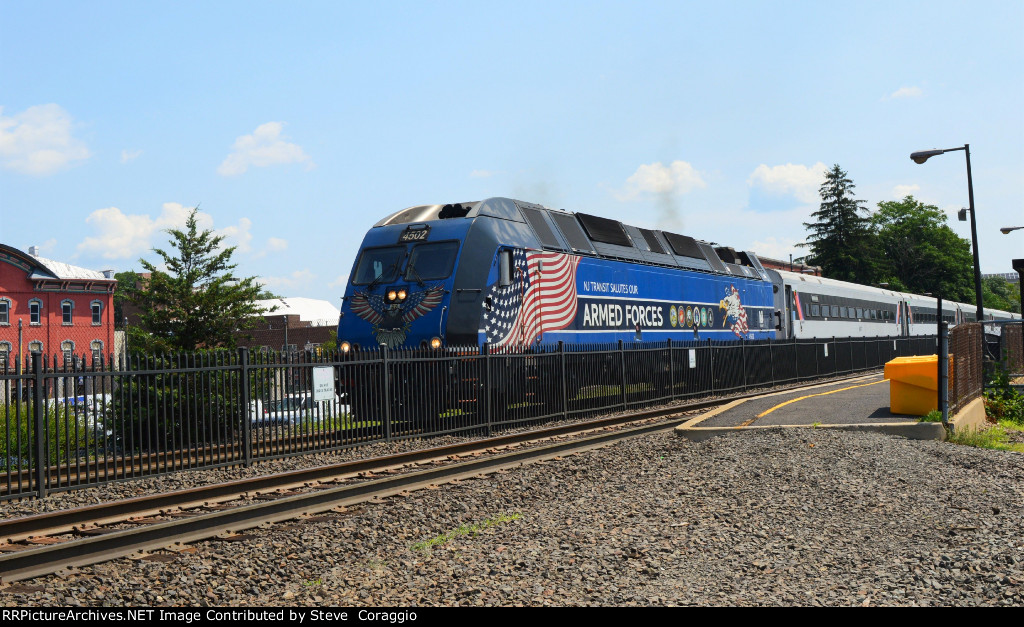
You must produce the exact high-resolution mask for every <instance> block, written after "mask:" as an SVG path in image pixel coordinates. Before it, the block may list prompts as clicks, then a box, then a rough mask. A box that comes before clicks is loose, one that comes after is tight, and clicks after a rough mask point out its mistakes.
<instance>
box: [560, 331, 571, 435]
mask: <svg viewBox="0 0 1024 627" xmlns="http://www.w3.org/2000/svg"><path fill="white" fill-rule="evenodd" d="M558 359H559V362H560V364H559V365H560V367H561V369H562V420H568V419H569V376H568V373H567V372H566V369H565V342H563V341H562V340H558Z"/></svg>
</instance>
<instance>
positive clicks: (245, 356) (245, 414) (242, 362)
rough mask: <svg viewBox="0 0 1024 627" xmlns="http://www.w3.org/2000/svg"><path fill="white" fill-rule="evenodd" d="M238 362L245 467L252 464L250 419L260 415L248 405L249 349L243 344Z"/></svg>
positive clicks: (239, 350) (257, 417)
mask: <svg viewBox="0 0 1024 627" xmlns="http://www.w3.org/2000/svg"><path fill="white" fill-rule="evenodd" d="M238 364H239V367H240V368H241V371H242V373H241V381H240V385H241V386H242V389H241V390H240V391H241V393H242V451H243V454H244V456H245V467H246V468H248V467H249V466H252V421H253V420H254V419H259V418H260V416H257V415H256V412H255V408H252V407H250V406H249V404H250V403H251V402H252V399H250V398H249V349H248V348H246V347H245V346H241V347H239V349H238ZM250 412H251V414H252V415H250Z"/></svg>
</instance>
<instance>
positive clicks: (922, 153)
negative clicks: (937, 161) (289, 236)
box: [910, 150, 945, 163]
mask: <svg viewBox="0 0 1024 627" xmlns="http://www.w3.org/2000/svg"><path fill="white" fill-rule="evenodd" d="M944 152H945V150H919V151H917V152H912V153H910V158H911V159H913V161H914V163H924V162H925V161H927V160H928V159H930V158H932V157H934V156H935V155H941V154H942V153H944Z"/></svg>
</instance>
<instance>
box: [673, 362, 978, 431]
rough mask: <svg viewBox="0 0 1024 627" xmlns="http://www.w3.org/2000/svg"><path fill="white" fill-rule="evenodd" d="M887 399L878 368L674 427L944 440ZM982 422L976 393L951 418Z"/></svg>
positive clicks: (734, 405) (736, 404)
mask: <svg viewBox="0 0 1024 627" xmlns="http://www.w3.org/2000/svg"><path fill="white" fill-rule="evenodd" d="M889 403H890V398H889V381H888V380H886V379H884V378H883V377H882V373H881V372H877V373H873V374H869V375H866V376H863V377H858V378H854V379H846V380H843V381H839V382H831V383H825V384H821V385H813V386H808V387H803V388H800V389H798V390H786V391H783V392H774V393H771V394H765V395H764V396H758V397H755V398H748V399H740V400H737V401H733V402H731V403H728V404H726V405H723V406H722V407H718V408H716V409H714V410H712V411H709V412H707V413H705V414H702V415H700V416H697V417H696V418H694V419H692V420H689V421H687V422H686V423H684V424H682V425H680V426H679V427H676V433H677V434H678V435H681V436H683V437H685V438H687V439H689V440H704V439H707V438H709V437H713V436H716V435H721V434H724V433H730V432H735V431H742V430H751V429H772V428H801V427H803V428H807V427H812V428H833V429H834V428H839V429H848V430H859V431H877V432H881V433H888V434H890V435H898V436H902V437H906V438H910V439H915V440H945V439H946V430H945V429H944V428H943V426H942V423H940V422H919V419H920V417H919V416H908V415H905V414H894V413H892V412H891V411H889ZM984 421H985V409H984V405H983V404H982V402H981V399H980V398H979V399H976V400H975V401H973V402H972V403H970V404H968V406H967V407H966V408H964V410H963V411H961V412H960V413H958V414H957V415H956V416H954V417H952V418H951V423H952V424H953V428H954V430H956V429H959V428H964V427H968V426H970V427H973V428H978V427H980V426H982V425H983V423H984Z"/></svg>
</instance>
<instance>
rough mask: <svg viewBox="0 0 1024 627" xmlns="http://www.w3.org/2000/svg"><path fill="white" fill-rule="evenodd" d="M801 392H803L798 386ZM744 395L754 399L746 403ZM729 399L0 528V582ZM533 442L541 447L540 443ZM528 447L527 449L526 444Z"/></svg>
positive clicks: (171, 545) (536, 452)
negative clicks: (748, 399)
mask: <svg viewBox="0 0 1024 627" xmlns="http://www.w3.org/2000/svg"><path fill="white" fill-rule="evenodd" d="M801 387H803V386H801ZM747 396H753V394H751V395H747ZM736 398H737V397H729V398H723V399H715V400H712V401H702V402H697V403H691V404H688V405H682V406H674V407H669V408H658V409H653V410H646V411H642V412H636V413H632V414H627V415H620V416H613V417H610V418H602V419H598V420H592V421H588V422H582V423H575V424H571V425H561V426H557V427H550V428H546V429H540V430H535V431H529V432H524V433H518V434H512V435H505V436H499V437H494V438H488V439H485V440H475V441H471V442H465V443H461V444H455V445H451V446H444V447H435V448H430V449H422V450H418V451H411V452H407V453H400V454H396V455H391V456H386V457H378V458H372V459H366V460H357V461H352V462H345V463H341V464H334V465H330V466H321V467H318V468H312V469H304V470H296V471H291V472H287V473H281V474H277V475H271V476H265V477H255V478H250V479H242V480H237V481H231V482H227V483H222V484H215V485H210V486H203V487H198V488H193V489H189V490H180V491H176V492H168V493H163V494H155V495H150V496H144V497H138V498H133V499H127V500H122V501H112V502H109V503H102V504H98V505H92V506H87V507H80V508H75V509H71V510H62V511H57V512H50V513H46V514H37V515H33V516H26V517H22V518H15V519H10V520H6V521H2V522H0V583H10V582H14V581H21V580H25V579H31V578H33V577H38V576H41V575H46V574H51V573H54V572H57V571H59V570H61V569H63V568H69V567H80V566H87V565H90V564H96V563H100V562H104V561H109V560H111V559H115V558H118V557H125V556H129V555H132V554H136V553H139V552H149V551H160V550H169V551H172V552H174V551H177V550H180V549H181V546H182V545H184V544H187V543H190V542H196V541H199V540H204V539H211V538H218V537H220V538H222V539H230V540H238V539H244V537H245V536H244V535H242V534H241V532H243V531H245V530H248V529H252V528H255V527H260V526H264V525H267V524H271V523H279V522H283V521H286V520H293V519H299V520H303V519H305V520H308V521H316V520H322V519H323V515H324V513H325V512H330V511H331V510H337V511H340V512H342V513H344V512H345V511H347V509H346V508H348V507H351V506H352V505H356V504H358V503H363V502H366V501H370V500H373V499H377V498H383V497H388V496H394V495H404V494H406V493H408V492H411V491H414V490H419V489H423V488H428V487H432V486H436V485H440V484H444V483H449V482H452V481H457V480H461V479H468V478H471V477H479V476H483V475H487V474H492V473H495V472H499V471H502V470H507V469H511V468H515V467H518V466H521V465H524V464H528V463H536V462H540V461H544V460H548V459H554V458H558V457H562V456H565V455H569V454H574V453H579V452H583V451H587V450H591V449H594V448H599V447H602V446H607V445H609V444H612V443H614V442H617V441H621V440H624V439H628V438H633V437H638V436H641V435H646V434H649V433H654V432H658V431H665V430H669V429H672V428H674V427H675V426H677V425H679V424H682V423H683V422H685V421H686V420H688V419H689V418H690V417H691V416H690V415H689V414H692V413H693V412H694V411H699V410H703V409H707V408H710V407H715V406H718V405H721V404H723V403H727V402H730V401H733V400H735V399H736ZM545 441H547V443H543V444H541V442H545ZM531 445H535V446H531Z"/></svg>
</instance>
